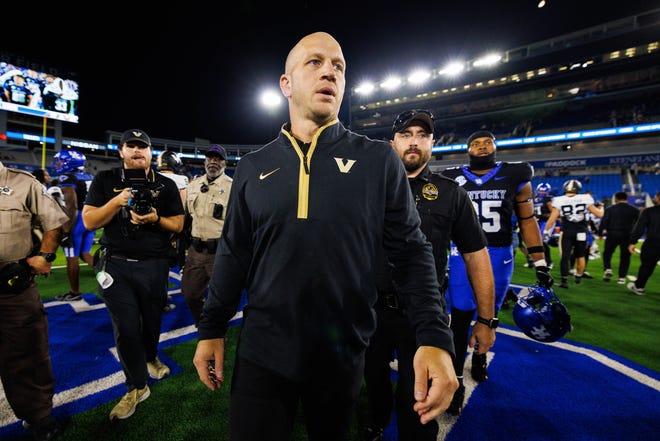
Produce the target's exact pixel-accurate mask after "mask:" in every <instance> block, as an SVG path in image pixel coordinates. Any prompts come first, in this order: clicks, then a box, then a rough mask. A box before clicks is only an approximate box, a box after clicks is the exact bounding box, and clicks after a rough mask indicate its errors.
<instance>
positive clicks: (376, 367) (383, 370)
mask: <svg viewBox="0 0 660 441" xmlns="http://www.w3.org/2000/svg"><path fill="white" fill-rule="evenodd" d="M433 130H434V119H433V115H432V114H431V112H429V111H428V110H425V109H413V110H408V111H405V112H402V113H400V114H399V115H398V116H397V118H396V120H395V121H394V125H393V126H392V139H391V141H390V145H391V146H392V148H393V149H394V151H396V153H397V155H398V156H399V158H400V159H401V162H402V163H403V165H404V167H405V169H406V176H407V177H408V184H409V185H410V190H411V192H412V195H413V198H414V199H415V205H416V207H417V211H418V212H419V216H420V218H421V221H422V226H421V229H422V232H423V233H424V235H425V236H426V238H427V239H428V241H429V242H430V243H431V246H432V247H433V258H434V261H435V271H436V274H437V277H438V281H439V283H440V286H441V289H440V296H441V299H442V300H443V301H444V296H445V288H446V283H447V274H446V273H447V254H448V252H449V245H450V242H451V241H454V242H455V243H456V245H457V247H458V249H460V250H461V253H462V256H463V258H464V259H465V266H466V268H467V271H468V275H469V278H470V280H471V283H472V287H473V289H474V292H475V295H476V302H477V309H478V314H479V316H481V317H485V318H488V319H492V318H493V317H495V315H494V314H495V313H494V311H495V308H494V306H493V305H494V301H495V294H494V292H495V288H494V282H493V274H492V271H491V266H490V258H489V256H488V250H487V249H486V245H487V243H486V236H485V235H484V233H483V230H482V228H481V224H480V223H479V219H478V218H477V215H476V213H475V211H474V208H473V206H472V201H471V200H470V198H469V197H468V195H467V193H466V192H465V190H463V189H462V188H460V187H459V186H458V184H456V182H454V181H452V180H451V179H448V178H446V177H444V176H442V175H440V174H437V173H433V172H432V171H431V169H430V168H429V166H428V164H429V162H430V160H431V157H432V149H433V141H434V140H433ZM377 275H378V278H377V285H378V301H377V302H376V305H375V309H376V317H377V327H376V333H375V334H374V335H373V337H372V338H371V340H370V341H369V347H368V348H367V353H366V356H365V369H364V380H365V384H366V390H367V397H368V401H369V412H368V413H369V415H368V420H369V422H368V424H367V425H366V426H365V428H364V430H363V433H362V439H363V440H364V441H381V440H383V436H384V435H383V432H384V429H385V427H386V426H387V425H388V424H389V422H390V419H391V414H392V409H393V408H396V421H397V429H398V439H400V440H415V441H435V440H436V439H437V438H438V423H437V421H435V420H434V421H430V422H429V423H427V424H421V422H420V421H419V417H418V416H417V414H416V413H415V411H414V410H413V404H414V399H413V388H414V382H415V375H414V369H413V359H414V355H415V348H416V343H415V333H414V332H413V326H412V324H411V322H410V320H409V319H408V318H407V317H406V314H405V305H404V303H403V302H399V295H398V289H397V285H396V283H394V281H393V277H392V272H391V268H390V265H389V264H387V263H386V262H385V261H383V262H382V264H381V266H380V270H379V271H378V272H377ZM494 342H495V330H494V329H492V328H489V327H488V326H486V325H484V324H481V323H479V324H477V325H475V330H474V332H473V333H472V341H471V346H473V347H474V346H475V345H476V344H478V345H479V350H480V351H482V352H484V353H486V352H488V349H490V347H491V346H492V345H493V344H494ZM465 344H466V345H467V342H466V343H465ZM395 351H396V359H397V364H398V380H397V384H396V393H393V392H392V382H391V369H390V360H391V359H392V357H393V356H394V352H395ZM457 395H458V396H462V395H461V391H460V389H459V391H457V392H456V393H455V394H454V396H457ZM460 404H461V405H462V404H463V401H462V400H460ZM448 411H449V410H448ZM457 412H460V407H459V408H458V409H457Z"/></svg>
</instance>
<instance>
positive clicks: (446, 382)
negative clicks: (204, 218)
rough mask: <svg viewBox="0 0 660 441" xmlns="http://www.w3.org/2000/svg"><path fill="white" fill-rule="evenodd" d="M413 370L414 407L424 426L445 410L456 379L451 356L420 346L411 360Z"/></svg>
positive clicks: (455, 387)
mask: <svg viewBox="0 0 660 441" xmlns="http://www.w3.org/2000/svg"><path fill="white" fill-rule="evenodd" d="M413 368H414V370H415V404H414V406H413V409H414V411H415V412H417V414H418V415H419V419H420V422H421V423H422V424H426V423H428V422H429V421H431V420H433V419H434V418H436V417H437V416H438V415H440V414H441V413H442V412H444V411H445V410H447V408H448V407H449V404H450V403H451V400H452V398H453V397H454V392H456V389H458V379H457V378H456V373H455V372H454V365H453V364H452V360H451V355H450V354H449V352H447V351H445V350H444V349H440V348H436V347H433V346H420V347H419V348H417V352H415V358H414V359H413Z"/></svg>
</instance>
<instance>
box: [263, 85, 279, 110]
mask: <svg viewBox="0 0 660 441" xmlns="http://www.w3.org/2000/svg"><path fill="white" fill-rule="evenodd" d="M261 105H262V106H263V107H264V109H266V110H268V111H269V112H273V111H275V110H277V108H278V107H280V106H281V105H282V94H281V93H280V92H279V91H276V90H272V89H269V90H264V91H263V92H261Z"/></svg>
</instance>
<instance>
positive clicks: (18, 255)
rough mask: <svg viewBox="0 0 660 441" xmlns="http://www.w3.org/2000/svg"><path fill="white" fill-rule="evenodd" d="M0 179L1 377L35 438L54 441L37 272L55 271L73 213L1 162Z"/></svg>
mask: <svg viewBox="0 0 660 441" xmlns="http://www.w3.org/2000/svg"><path fill="white" fill-rule="evenodd" d="M0 183H2V184H1V185H0V378H1V379H2V384H3V385H4V393H5V396H6V398H7V402H8V403H9V405H10V406H11V409H12V410H13V411H14V414H15V415H16V417H17V418H19V419H22V420H23V421H24V424H23V426H24V427H26V428H29V430H30V431H31V432H32V435H33V438H34V439H35V440H51V439H54V438H55V437H57V436H58V435H59V434H60V433H61V432H62V431H63V427H62V425H61V424H60V423H59V422H58V421H57V420H56V419H55V418H53V416H52V415H51V412H52V410H53V394H54V392H55V378H54V376H53V367H52V364H51V360H50V355H49V353H48V319H47V317H46V311H45V310H44V306H43V303H42V302H41V296H40V294H39V289H38V287H37V284H36V283H35V282H34V276H35V274H41V275H44V276H48V275H49V274H50V268H51V263H52V262H53V260H55V252H56V251H57V246H58V244H59V242H60V240H61V238H62V225H64V224H65V223H66V222H67V220H68V217H67V216H66V214H65V213H64V211H63V210H62V208H61V207H60V206H59V204H58V203H57V202H56V201H55V199H54V198H52V197H51V196H50V194H48V192H47V191H46V189H45V188H44V186H43V185H42V184H41V183H40V182H39V181H37V179H36V178H35V177H34V176H32V175H30V174H29V173H28V172H26V171H22V170H16V169H11V168H7V167H5V166H4V165H3V164H2V162H0ZM33 224H38V225H39V226H40V228H41V231H40V232H41V233H42V235H41V243H38V244H37V243H34V242H33V239H32V237H33V236H32V234H31V231H32V226H33ZM37 245H38V246H37Z"/></svg>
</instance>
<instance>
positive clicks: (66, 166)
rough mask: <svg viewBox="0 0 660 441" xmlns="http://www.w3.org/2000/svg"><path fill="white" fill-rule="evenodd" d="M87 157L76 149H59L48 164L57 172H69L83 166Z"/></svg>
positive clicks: (80, 168)
mask: <svg viewBox="0 0 660 441" xmlns="http://www.w3.org/2000/svg"><path fill="white" fill-rule="evenodd" d="M86 160H87V158H86V157H85V155H83V154H82V153H80V152H79V151H78V150H69V149H67V150H61V151H59V152H57V153H55V155H54V156H53V162H52V163H51V164H50V165H51V167H53V168H54V169H55V171H56V172H58V173H70V172H72V171H76V170H82V169H83V168H84V167H85V161H86Z"/></svg>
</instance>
